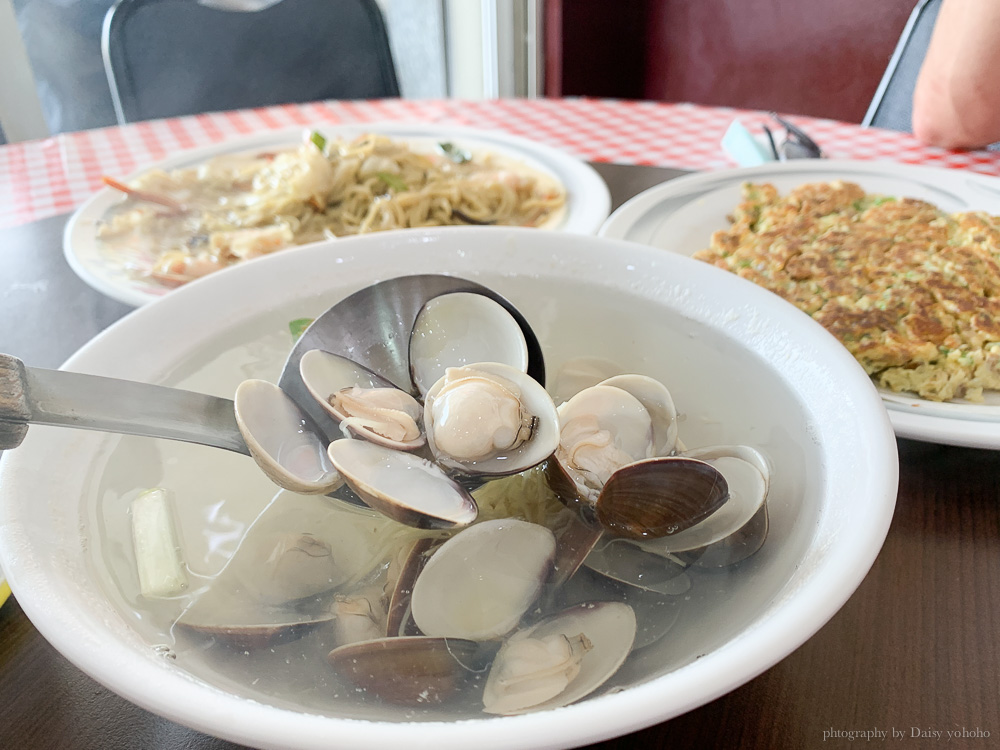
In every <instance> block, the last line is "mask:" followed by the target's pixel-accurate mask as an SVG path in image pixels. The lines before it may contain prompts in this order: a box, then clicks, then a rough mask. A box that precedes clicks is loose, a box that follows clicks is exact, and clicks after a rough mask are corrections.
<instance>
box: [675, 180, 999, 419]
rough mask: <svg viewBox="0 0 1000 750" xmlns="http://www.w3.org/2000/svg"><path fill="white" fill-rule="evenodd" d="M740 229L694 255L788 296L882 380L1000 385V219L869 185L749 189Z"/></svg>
mask: <svg viewBox="0 0 1000 750" xmlns="http://www.w3.org/2000/svg"><path fill="white" fill-rule="evenodd" d="M730 221H731V226H730V227H729V229H726V230H721V231H719V232H716V233H715V234H714V235H713V236H712V240H711V246H710V247H709V248H707V249H705V250H701V251H699V252H698V253H696V254H695V256H694V257H696V258H698V259H700V260H704V261H707V262H709V263H712V264H714V265H716V266H718V267H720V268H724V269H727V270H729V271H732V272H733V273H736V274H738V275H739V276H742V277H743V278H745V279H749V280H750V281H753V282H754V283H756V284H759V285H760V286H763V287H765V288H767V289H769V290H771V291H772V292H775V293H777V294H779V295H781V296H782V297H784V298H785V299H786V300H788V301H789V302H791V303H793V304H794V305H796V306H797V307H798V308H799V309H801V310H803V311H805V312H806V313H808V314H809V315H811V316H812V317H813V318H814V319H815V320H816V321H818V322H819V323H820V324H822V325H823V326H824V327H825V328H826V329H827V330H828V331H830V332H831V333H832V334H833V335H834V336H836V337H837V338H838V339H839V340H840V341H841V342H842V343H843V344H844V345H845V346H846V347H847V348H848V349H849V350H850V352H851V353H852V354H853V355H854V356H855V358H856V359H857V360H858V362H860V363H861V365H862V366H864V368H865V370H866V371H867V372H868V373H869V374H870V375H872V376H873V377H874V379H875V380H876V382H877V384H878V385H880V386H882V387H884V388H888V389H891V390H893V391H907V392H912V393H916V394H917V395H919V396H921V397H923V398H926V399H930V400H934V401H945V400H950V399H954V398H964V399H966V400H968V401H975V402H981V401H983V391H984V389H988V390H997V389H1000V218H998V217H996V216H990V215H988V214H985V213H979V212H971V213H957V214H948V213H946V212H944V211H941V210H940V209H938V208H936V207H935V206H933V205H931V204H930V203H926V202H924V201H920V200H915V199H911V198H891V197H885V196H879V195H872V194H868V193H866V192H865V191H864V190H863V189H862V188H861V187H859V186H858V185H855V184H853V183H849V182H841V181H833V182H830V183H816V184H810V185H804V186H801V187H799V188H797V189H795V190H792V191H790V192H789V193H788V194H787V195H785V196H784V197H782V196H781V195H780V194H779V192H778V190H777V189H776V188H775V187H774V186H773V185H770V184H750V183H747V184H745V185H744V186H743V200H742V202H741V203H740V204H739V205H738V206H737V207H736V210H735V211H734V212H733V214H732V216H731V217H730Z"/></svg>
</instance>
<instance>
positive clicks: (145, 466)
mask: <svg viewBox="0 0 1000 750" xmlns="http://www.w3.org/2000/svg"><path fill="white" fill-rule="evenodd" d="M479 280H480V281H481V282H482V283H486V284H488V285H490V286H492V287H493V288H495V289H496V290H497V291H499V292H500V293H501V294H505V295H506V296H507V297H508V298H509V299H511V300H512V301H513V302H514V304H515V305H516V306H517V307H518V308H519V309H520V310H521V312H522V313H523V314H524V315H525V317H526V318H527V319H528V321H529V323H530V324H531V325H532V327H533V329H534V330H535V332H536V334H537V336H538V338H539V341H540V342H541V344H542V349H543V352H544V354H545V360H546V367H547V372H548V379H549V382H550V383H552V382H553V379H554V376H555V374H556V373H557V371H558V369H559V367H560V365H561V364H562V363H563V362H566V361H567V360H570V359H573V358H577V357H586V356H600V357H604V358H607V359H609V360H611V361H613V362H616V363H618V364H620V365H621V367H622V368H623V369H624V370H626V371H630V372H639V373H643V374H647V375H650V376H652V377H655V378H657V379H659V380H661V381H662V382H663V383H664V384H666V385H667V387H668V388H669V389H670V391H671V393H672V395H673V397H674V401H675V403H676V405H677V408H678V411H679V412H680V420H681V422H680V437H681V440H682V441H683V442H684V444H685V445H686V446H687V447H689V448H694V447H700V446H706V445H718V444H733V443H743V444H749V445H752V446H754V447H756V448H758V449H759V450H761V451H762V452H764V453H765V454H766V455H768V456H769V457H770V458H771V461H772V464H773V475H772V483H771V491H770V494H769V498H768V510H769V516H770V531H769V536H768V540H767V541H766V542H765V544H764V546H763V547H762V549H761V550H760V551H759V552H758V553H757V554H755V555H754V556H752V557H750V558H749V559H748V560H746V561H744V562H742V563H740V564H738V565H736V566H732V567H729V568H725V569H721V570H702V569H697V568H695V567H691V568H690V569H689V571H688V575H689V576H690V578H691V587H690V589H689V590H688V591H686V592H684V593H682V594H680V595H677V596H662V597H660V596H657V597H649V596H646V595H642V594H636V593H635V592H632V593H631V599H632V601H631V602H630V603H632V604H633V605H634V607H635V608H636V611H637V615H638V618H639V627H640V633H639V635H638V637H637V642H639V643H647V642H649V641H653V642H652V643H649V645H643V647H642V648H638V649H636V650H634V651H633V653H632V654H631V655H630V657H629V658H628V660H627V661H626V663H625V664H624V666H623V667H622V668H621V669H620V670H619V671H618V673H617V674H616V675H615V676H614V677H612V678H611V680H609V681H608V682H607V683H605V685H604V686H603V687H602V688H601V689H600V690H598V691H597V694H600V693H602V692H607V691H609V690H618V689H622V688H625V687H628V686H630V685H633V684H637V683H640V682H644V681H647V680H650V679H652V678H654V677H656V676H658V675H662V674H665V673H667V672H670V671H672V670H675V669H677V668H680V667H682V666H683V665H685V664H687V663H690V662H691V661H693V660H694V659H696V658H698V657H699V656H701V655H703V654H705V653H708V652H710V651H712V650H714V649H716V648H719V647H720V646H722V645H724V644H725V643H727V642H729V641H730V640H732V639H733V638H734V637H736V636H737V635H738V634H739V632H740V631H741V630H743V629H744V628H745V627H746V626H747V625H749V624H750V623H752V622H753V621H754V620H755V619H756V618H758V617H760V616H761V614H762V613H763V612H764V611H765V610H766V609H767V607H768V606H770V605H771V604H772V603H773V602H774V601H775V598H776V597H777V596H778V595H779V593H780V592H781V589H782V586H783V585H784V584H785V583H786V581H787V578H788V576H789V575H790V571H791V570H792V566H791V565H789V564H788V562H787V561H788V559H789V558H793V559H794V558H795V557H797V556H799V555H800V553H801V550H802V549H804V547H805V546H806V545H807V544H808V541H809V535H810V533H811V529H812V528H813V527H814V526H815V524H814V523H810V517H811V516H812V515H814V513H815V509H814V508H813V507H812V506H811V505H810V503H809V502H808V495H809V492H810V488H811V487H815V486H818V483H819V482H820V481H821V477H819V476H813V475H810V474H809V469H808V467H814V466H817V465H818V461H817V459H816V453H817V452H818V449H817V446H815V445H813V444H811V443H808V442H807V443H805V444H803V443H802V442H801V441H799V440H797V436H799V435H802V434H813V431H812V430H810V429H809V425H808V420H807V416H806V412H805V410H804V409H803V407H802V406H801V404H800V403H799V402H798V401H797V400H796V399H795V397H794V395H793V394H792V393H791V392H790V391H789V390H788V387H787V386H786V385H785V384H784V383H782V382H780V381H779V380H777V379H774V378H767V377H763V376H761V375H763V373H765V365H764V364H763V362H761V361H759V359H758V358H757V357H756V355H753V354H752V353H748V352H747V351H746V350H744V349H743V348H742V347H740V345H739V344H738V343H736V342H734V341H733V340H731V339H729V338H727V337H726V336H724V335H723V334H720V333H718V332H715V331H712V330H709V329H708V328H706V327H704V326H702V325H701V324H699V323H696V322H694V321H691V320H689V319H687V318H684V317H683V316H681V315H678V314H676V313H674V312H671V311H669V310H667V309H665V308H663V307H661V306H659V305H657V304H655V303H654V302H651V301H648V300H645V299H640V298H636V297H634V296H630V295H628V294H624V293H620V292H615V291H609V290H608V289H606V288H602V287H597V286H594V285H590V284H587V283H584V282H579V281H572V280H566V279H559V280H558V281H557V282H555V281H554V280H552V279H546V278H533V277H517V279H516V281H515V280H514V279H513V278H504V277H501V278H496V279H479ZM334 301H336V299H331V298H326V299H309V300H303V301H300V302H298V303H296V304H295V305H294V306H291V305H289V306H287V307H286V308H283V309H281V310H274V311H269V312H266V313H262V314H261V315H260V316H258V317H257V318H256V319H254V320H251V321H247V322H245V323H243V324H241V325H239V326H237V327H235V328H232V329H230V330H228V331H225V332H224V333H222V334H220V336H219V337H218V339H217V341H216V343H215V344H214V345H213V346H211V347H203V348H202V349H201V350H199V351H197V352H196V353H195V354H194V355H192V356H191V357H188V358H187V359H186V360H184V361H183V362H181V363H179V364H178V366H177V367H176V368H175V369H174V370H173V371H172V372H170V373H167V374H165V376H164V377H163V379H162V380H163V382H164V383H165V384H167V385H172V386H176V387H181V388H186V389H189V390H195V391H201V392H205V393H211V394H214V395H218V396H224V397H228V398H231V397H232V394H233V392H234V391H235V388H236V386H237V385H238V383H239V382H241V381H242V380H244V379H246V378H249V377H259V378H264V379H268V380H271V381H272V382H274V381H276V380H277V377H278V374H279V372H280V369H281V366H282V364H283V362H284V359H285V357H286V355H287V353H288V351H289V349H290V348H291V345H292V338H291V336H290V334H289V333H288V328H287V323H288V322H289V321H291V320H293V319H296V318H301V317H311V316H316V315H318V314H319V313H321V312H322V311H323V310H324V309H326V308H327V307H328V306H329V305H330V304H332V303H333V302H334ZM636 321H641V322H642V324H641V325H638V326H637V325H636ZM755 375H757V376H755ZM751 383H752V388H751V385H750V384H751ZM776 403H778V404H782V405H783V408H782V409H775V408H773V407H774V404H776ZM89 486H90V492H89V497H88V499H87V512H88V513H89V514H90V518H89V521H90V522H91V523H92V524H93V526H92V528H95V529H96V534H95V535H94V536H93V537H92V538H91V540H90V546H89V550H90V555H91V560H92V565H93V569H94V571H95V574H96V576H97V578H98V579H99V580H100V581H101V583H102V586H103V587H104V589H105V591H106V593H107V594H108V596H109V598H110V599H111V601H112V602H113V603H114V604H115V606H116V607H117V609H118V610H119V611H120V613H121V614H122V616H123V617H124V618H125V619H126V620H127V621H128V622H129V623H130V624H131V626H132V627H133V628H134V630H135V631H136V632H137V633H138V634H139V635H140V637H142V638H143V639H144V640H145V641H146V642H147V643H148V644H149V646H150V648H153V649H156V650H157V651H159V652H160V653H162V654H163V655H164V657H165V658H170V659H171V660H172V661H173V663H174V664H175V665H176V666H177V667H178V668H180V669H182V670H184V671H186V672H188V673H190V674H192V675H195V676H197V677H198V678H200V679H202V680H204V681H205V682H206V683H209V684H211V685H214V686H216V687H219V688H221V689H224V690H226V691H229V692H232V693H235V694H237V695H240V696H244V697H246V698H249V699H253V700H256V701H260V702H263V703H267V704H271V705H274V706H278V707H282V708H289V709H294V710H299V711H307V712H310V713H317V714H323V715H329V716H337V717H349V718H359V719H372V720H380V721H384V720H399V721H414V720H416V721H421V720H443V719H446V720H447V719H459V718H462V719H468V718H477V717H479V718H487V714H484V713H483V712H482V710H481V702H480V695H481V686H482V684H483V682H484V681H485V674H482V675H477V676H476V678H475V679H474V680H473V682H472V684H471V687H470V688H469V689H468V690H467V691H466V693H465V694H464V695H463V697H462V698H461V699H460V700H458V701H456V702H454V703H448V704H444V705H428V706H419V707H398V706H394V705H388V704H385V703H382V702H381V701H380V700H379V699H377V698H374V697H372V696H368V695H365V694H364V693H363V691H358V690H357V689H356V688H354V687H353V686H351V685H349V684H347V683H345V682H344V681H342V680H341V679H340V678H339V677H338V675H336V674H335V673H334V672H333V670H332V668H331V667H330V666H329V665H328V664H327V662H326V659H325V657H326V654H327V653H328V652H329V651H330V649H331V648H333V647H334V646H335V645H336V644H335V643H333V641H332V640H331V634H330V633H329V632H328V631H327V630H325V629H319V630H316V631H314V632H313V633H311V634H309V635H307V636H306V637H304V638H302V639H300V640H297V641H293V642H291V643H287V644H284V645H279V646H274V647H271V648H265V649H257V650H254V651H252V652H241V651H237V650H234V649H230V648H226V647H224V646H222V645H221V644H215V645H213V646H211V647H206V643H208V641H206V640H204V639H199V638H191V637H188V636H186V635H183V634H181V633H179V632H177V631H175V629H174V628H173V627H172V625H173V622H174V619H175V618H176V617H177V615H178V614H179V612H180V610H181V607H182V602H181V601H178V600H164V601H151V600H147V599H144V598H143V597H141V596H140V595H139V591H138V581H137V576H136V573H135V561H134V554H133V551H132V543H131V533H130V518H129V511H128V509H129V504H130V502H131V501H132V500H133V499H134V498H135V496H136V495H137V494H138V493H139V492H141V491H142V490H143V489H146V488H149V487H157V486H158V487H164V488H166V489H167V490H169V492H170V493H171V495H172V500H173V503H174V505H173V507H174V511H175V519H176V523H177V529H178V533H179V538H180V541H181V546H182V549H183V551H184V561H185V563H186V565H187V567H188V570H189V572H190V578H191V585H190V590H189V593H187V594H185V595H184V597H181V599H182V600H183V599H185V597H188V596H190V594H191V593H194V592H197V591H198V590H199V589H200V588H201V587H203V586H205V585H207V584H208V583H209V582H210V581H211V580H212V578H213V577H214V576H216V575H217V574H218V573H219V571H220V570H221V569H222V568H223V566H224V565H225V563H226V562H227V561H228V560H229V558H230V557H231V555H232V554H233V553H234V552H235V550H236V548H237V546H238V545H239V542H240V540H241V538H242V537H243V535H244V533H245V532H246V530H247V528H248V527H249V525H250V524H251V523H252V522H253V520H254V519H255V518H257V517H258V515H259V514H260V513H261V512H262V511H263V510H264V509H265V508H266V507H267V506H268V504H269V503H271V502H272V500H273V499H275V496H276V494H277V492H276V490H277V488H275V487H274V486H273V485H272V484H271V483H270V482H269V480H267V479H266V478H265V477H264V476H263V474H262V473H261V472H260V471H259V470H258V469H257V467H256V465H255V464H254V463H253V462H252V461H251V460H250V459H249V458H246V457H244V456H240V455H237V454H231V453H227V452H225V451H220V450H216V449H211V448H205V447H203V446H194V445H188V444H184V443H177V442H171V441H160V440H152V439H146V438H135V437H109V438H108V440H107V441H106V443H105V449H104V451H103V452H102V455H101V459H100V460H99V461H98V462H96V463H95V465H94V467H93V472H92V476H91V481H90V485H89ZM623 591H624V589H622V588H621V587H619V586H616V585H614V584H610V583H608V582H607V581H605V580H603V579H601V578H600V577H599V576H596V575H595V574H591V573H589V572H587V571H584V572H583V573H582V574H579V580H575V581H574V582H573V585H572V586H571V587H568V588H567V591H566V592H565V593H566V601H567V603H569V602H571V601H581V600H585V599H595V600H600V599H607V598H609V597H610V598H619V599H621V598H622V596H623V595H624V594H623Z"/></svg>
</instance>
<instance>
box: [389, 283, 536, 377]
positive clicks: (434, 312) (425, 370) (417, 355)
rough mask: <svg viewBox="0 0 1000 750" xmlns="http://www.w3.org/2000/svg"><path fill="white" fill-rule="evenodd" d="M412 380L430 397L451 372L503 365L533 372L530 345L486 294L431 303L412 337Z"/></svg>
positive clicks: (447, 297) (452, 295)
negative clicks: (473, 366)
mask: <svg viewBox="0 0 1000 750" xmlns="http://www.w3.org/2000/svg"><path fill="white" fill-rule="evenodd" d="M409 360H410V376H411V377H412V378H413V384H414V386H415V387H416V389H417V391H418V392H419V393H420V394H421V395H424V394H426V393H427V391H429V390H430V389H431V387H432V386H433V385H434V384H435V383H436V382H437V381H438V380H440V379H441V378H442V377H443V376H444V374H445V371H446V370H447V369H448V368H449V367H464V366H466V365H471V364H474V363H476V362H501V363H503V364H505V365H508V366H509V367H513V368H514V369H516V370H520V371H521V372H528V365H529V359H528V342H527V341H526V340H525V337H524V332H523V331H522V330H521V327H520V325H518V322H517V320H515V319H514V317H513V316H512V315H511V314H510V312H508V310H507V309H506V308H504V307H503V306H502V305H501V304H500V303H499V302H497V301H496V300H493V299H491V298H489V297H486V296H484V295H482V294H475V293H470V292H453V293H450V294H442V295H440V296H437V297H434V298H433V299H429V300H428V301H427V303H426V304H425V305H424V306H423V308H421V310H420V312H419V313H418V314H417V319H416V320H415V321H414V323H413V329H412V331H411V333H410V354H409Z"/></svg>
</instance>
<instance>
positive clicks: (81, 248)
mask: <svg viewBox="0 0 1000 750" xmlns="http://www.w3.org/2000/svg"><path fill="white" fill-rule="evenodd" d="M314 130H315V131H318V132H320V133H322V134H323V135H324V136H326V137H327V138H335V137H347V138H353V137H356V136H358V135H361V134H363V133H380V134H384V135H388V136H391V137H393V138H398V139H403V140H406V141H409V142H411V143H414V142H415V143H416V144H418V145H433V143H436V142H442V141H450V142H452V143H455V144H456V145H457V146H459V147H462V148H466V149H469V150H473V151H476V150H485V151H490V152H492V153H496V154H499V155H502V156H505V157H508V158H511V159H516V160H518V161H521V162H523V163H525V164H527V165H528V166H530V167H533V168H535V169H537V170H540V171H542V172H544V173H547V174H549V175H552V176H553V177H554V178H556V179H557V180H558V181H559V182H560V183H561V184H562V185H563V187H564V188H565V189H566V210H565V212H564V213H563V215H562V220H561V221H560V222H559V223H558V224H556V225H555V226H551V227H544V228H545V229H553V230H557V231H561V232H569V233H571V234H595V233H596V232H597V230H598V229H599V228H600V226H601V223H602V222H603V221H604V220H605V219H606V218H607V217H608V213H609V212H610V211H611V194H610V193H609V192H608V186H607V184H606V183H605V182H604V179H603V178H602V177H601V176H600V175H599V174H598V173H597V171H596V170H594V168H593V167H591V166H590V165H589V164H587V163H586V162H584V161H581V160H580V159H577V158H575V157H573V156H570V155H569V154H566V153H564V152H562V151H559V150H558V149H555V148H552V147H550V146H546V145H544V144H540V143H535V142H533V141H529V140H527V139H525V138H518V137H516V136H512V135H507V134H506V133H501V132H495V131H486V130H478V129H473V128H459V127H445V126H440V125H402V124H399V123H369V124H361V125H334V124H331V123H317V124H314V125H302V126H296V127H293V128H284V129H281V130H275V131H272V132H269V133H262V134H260V135H254V136H249V137H246V138H236V139H232V140H227V141H223V142H222V143H217V144H214V145H212V146H207V147H204V148H196V149H190V150H185V151H183V152H181V153H179V154H177V155H176V156H172V157H170V158H169V159H165V160H163V161H160V162H157V163H155V164H148V165H146V166H145V167H143V168H142V169H140V170H137V171H136V172H133V173H132V174H131V175H127V176H125V177H124V178H123V177H121V176H120V175H111V176H112V177H114V178H115V179H120V180H122V181H123V182H129V181H131V180H134V179H136V178H137V177H138V176H139V175H141V174H143V173H145V172H148V171H149V170H151V169H163V170H171V169H181V168H184V167H192V166H195V165H197V164H201V163H203V162H205V161H208V160H209V159H212V158H214V157H216V156H221V155H222V154H236V153H241V152H245V151H255V150H260V149H265V150H267V149H278V148H289V147H293V146H295V145H297V144H298V143H300V142H301V140H302V135H303V133H305V132H309V131H314ZM121 200H122V194H121V193H120V192H119V191H117V190H112V189H111V188H102V189H101V190H100V191H99V192H97V193H96V194H95V195H93V196H92V197H91V198H90V199H88V200H87V201H86V202H85V203H83V205H81V206H80V207H79V208H78V209H77V210H76V211H75V212H74V213H73V215H72V216H71V217H70V219H69V222H68V223H67V224H66V229H65V232H64V234H63V251H64V253H65V256H66V260H67V262H68V263H69V265H70V267H71V268H72V269H73V271H74V272H75V273H76V274H77V275H78V276H79V277H80V278H81V279H83V280H84V281H85V282H86V283H87V284H89V285H90V286H92V287H93V288H94V289H96V290H97V291H99V292H101V293H102V294H106V295H107V296H109V297H111V298H113V299H116V300H118V301H119V302H124V303H125V304H127V305H135V306H139V305H144V304H146V303H147V302H152V301H153V300H154V299H158V298H159V297H162V296H163V295H165V294H167V293H168V292H170V291H172V290H173V288H174V287H170V286H166V285H163V284H158V283H156V282H155V281H154V280H152V279H141V278H135V277H134V276H133V275H132V274H130V273H129V271H128V270H127V269H126V268H124V267H123V266H122V264H121V262H119V260H117V259H116V258H114V257H113V256H111V255H109V254H107V253H106V252H104V251H103V250H102V247H101V244H100V242H99V241H98V240H97V225H98V222H99V221H100V220H101V219H102V218H103V217H104V216H105V214H106V213H107V212H108V210H109V209H110V208H111V207H112V206H114V205H116V204H117V203H119V202H120V201H121ZM298 247H303V246H301V245H300V246H298ZM287 249H293V248H287Z"/></svg>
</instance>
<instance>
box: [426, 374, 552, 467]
mask: <svg viewBox="0 0 1000 750" xmlns="http://www.w3.org/2000/svg"><path fill="white" fill-rule="evenodd" d="M557 424H558V416H557V414H556V409H555V404H553V402H552V398H551V397H550V396H549V395H548V393H546V391H545V389H544V388H543V387H542V386H541V384H539V383H538V382H537V381H536V380H534V378H532V377H530V376H529V375H527V374H525V373H523V372H521V371H520V370H516V369H514V368H512V367H510V366H508V365H504V364H500V363H496V362H480V363H475V364H472V365H468V366H465V367H452V368H448V369H447V370H446V371H445V374H444V375H443V376H442V377H441V378H440V379H439V380H438V381H437V382H436V383H435V384H434V385H433V386H432V387H431V388H430V390H428V392H427V394H426V396H425V399H424V430H425V432H426V434H427V442H428V446H429V447H430V450H431V453H432V454H433V455H434V457H435V460H436V461H437V462H438V463H439V464H441V465H442V466H446V467H448V468H452V469H456V470H458V471H460V472H462V473H466V474H475V475H494V476H498V475H504V474H516V473H519V472H522V471H525V470H527V469H530V468H531V467H533V466H536V465H538V464H539V463H541V462H542V461H544V460H545V459H546V458H548V457H549V456H550V455H551V454H552V453H553V452H554V451H555V449H556V446H557V445H558V442H559V434H558V429H557Z"/></svg>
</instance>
